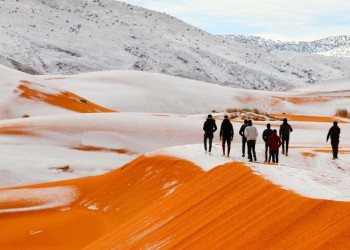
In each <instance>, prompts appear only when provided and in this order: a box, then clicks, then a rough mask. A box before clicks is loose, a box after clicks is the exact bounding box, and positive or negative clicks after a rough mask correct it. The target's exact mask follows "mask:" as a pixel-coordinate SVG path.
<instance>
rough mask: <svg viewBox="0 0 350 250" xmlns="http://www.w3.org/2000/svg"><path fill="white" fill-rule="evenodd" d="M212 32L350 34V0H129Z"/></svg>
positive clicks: (310, 36) (297, 36)
mask: <svg viewBox="0 0 350 250" xmlns="http://www.w3.org/2000/svg"><path fill="white" fill-rule="evenodd" d="M125 1H126V2H127V3H130V4H134V5H138V6H142V7H145V8H148V9H152V10H157V11H160V12H166V13H167V14H170V15H172V16H175V17H177V18H180V19H181V20H183V21H185V22H187V23H189V24H192V25H194V26H196V27H198V28H201V29H203V30H205V31H208V32H210V33H212V34H243V35H258V36H263V37H267V38H271V39H281V40H304V41H310V40H315V39H319V38H324V37H327V36H332V35H348V34H350V0H125Z"/></svg>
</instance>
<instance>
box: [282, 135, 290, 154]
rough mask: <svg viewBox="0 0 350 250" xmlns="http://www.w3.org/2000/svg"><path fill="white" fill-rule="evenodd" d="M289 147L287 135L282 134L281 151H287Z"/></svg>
mask: <svg viewBox="0 0 350 250" xmlns="http://www.w3.org/2000/svg"><path fill="white" fill-rule="evenodd" d="M288 148H289V136H288V137H285V136H283V135H282V151H283V152H286V153H288Z"/></svg>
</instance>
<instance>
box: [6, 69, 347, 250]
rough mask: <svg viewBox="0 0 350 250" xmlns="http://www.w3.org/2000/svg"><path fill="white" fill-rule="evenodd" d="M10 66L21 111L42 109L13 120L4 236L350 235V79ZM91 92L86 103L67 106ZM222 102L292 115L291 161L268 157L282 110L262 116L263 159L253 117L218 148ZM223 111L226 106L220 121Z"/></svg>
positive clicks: (68, 241) (180, 243) (77, 245)
mask: <svg viewBox="0 0 350 250" xmlns="http://www.w3.org/2000/svg"><path fill="white" fill-rule="evenodd" d="M4 70H5V71H6V74H5V75H6V76H7V78H5V80H4V81H1V82H0V83H1V84H2V85H1V86H7V88H6V89H5V90H6V91H5V92H4V94H3V95H4V97H6V98H4V99H1V100H2V103H1V108H2V109H3V108H4V107H10V108H11V112H12V113H11V114H12V115H11V116H8V117H11V118H12V117H18V116H19V115H18V114H20V113H21V112H23V110H22V109H21V108H20V106H16V104H15V102H17V101H18V100H23V101H24V102H28V101H30V102H31V103H30V105H29V104H28V105H27V106H23V108H25V109H24V110H25V112H31V113H30V115H31V116H36V115H41V116H38V117H29V118H26V119H24V118H19V119H7V120H5V119H3V120H1V121H0V160H1V164H0V185H1V187H2V189H0V215H1V219H0V223H3V224H4V225H5V227H4V228H5V229H4V230H2V231H1V230H0V242H1V243H2V247H3V248H5V249H11V248H13V246H16V247H17V248H27V249H28V248H29V249H31V248H32V249H33V248H35V249H38V248H45V249H47V248H59V249H62V248H72V249H81V248H84V247H85V248H87V249H110V248H117V249H118V248H119V249H125V248H162V247H164V248H191V249H193V248H200V249H203V248H207V249H212V248H228V247H232V246H235V247H237V248H254V249H259V248H262V247H265V248H266V247H270V248H276V249H280V248H293V249H294V248H313V247H320V248H322V247H325V246H326V247H329V248H334V247H339V246H342V247H344V248H347V247H349V241H348V237H347V235H348V233H349V231H350V223H348V220H349V219H350V213H349V211H350V209H349V208H350V205H349V201H350V192H349V190H350V181H349V180H350V178H349V177H350V120H349V119H346V118H339V117H333V116H332V115H333V112H334V110H333V109H335V108H336V107H340V106H339V105H340V102H342V105H347V104H348V102H349V98H348V97H347V94H346V93H347V91H348V84H347V80H344V81H343V82H340V81H338V82H337V83H336V84H334V86H335V85H337V86H336V87H334V89H330V90H329V89H327V88H326V87H325V88H322V89H318V90H317V89H306V90H303V89H298V90H295V91H291V92H261V91H252V90H243V89H230V88H225V87H220V86H214V85H209V84H206V83H203V82H195V81H190V80H183V79H180V78H174V77H169V76H163V75H159V74H152V73H142V72H137V73H135V72H130V71H123V72H107V73H106V72H103V73H90V74H83V75H77V76H66V77H53V78H51V77H50V78H51V79H46V80H45V79H43V77H34V76H28V75H26V74H22V73H20V75H19V74H18V75H17V72H13V71H12V72H10V71H8V70H7V69H4ZM1 72H4V71H1ZM12 73H13V74H14V75H12ZM45 78H46V77H45ZM33 82H35V83H39V84H34V86H32V84H31V83H33ZM23 84H24V85H23ZM21 86H24V87H28V88H30V91H29V93H30V97H31V98H26V93H28V90H27V89H25V88H24V89H23V87H21ZM21 88H22V89H21ZM13 91H17V92H13ZM64 93H66V94H68V93H69V94H68V99H61V98H64V96H66V97H67V95H65V94H64ZM344 93H345V94H344ZM23 95H24V96H23ZM47 95H50V98H49V99H47ZM77 95H79V98H78V99H77V98H75V101H74V100H73V102H74V103H75V102H76V103H79V105H82V106H75V104H74V105H73V104H72V103H70V104H69V105H68V106H69V107H70V108H71V109H67V107H66V106H65V104H66V103H67V102H68V103H69V102H70V101H71V99H72V97H73V96H77ZM80 96H82V97H80ZM33 97H35V98H34V99H33ZM57 98H58V100H59V102H52V99H54V100H57ZM80 98H84V99H83V100H86V101H84V102H81V101H79V100H81V99H80ZM85 98H86V99H85ZM73 99H74V98H73ZM90 101H93V102H96V103H97V104H93V103H91V102H90ZM33 103H35V104H36V105H38V106H34V105H33ZM322 104H324V105H325V107H326V106H327V107H328V109H326V108H325V107H324V106H322ZM90 105H96V106H90ZM99 105H101V106H99ZM215 105H216V106H215ZM226 105H229V106H226ZM231 105H232V106H231ZM256 105H258V107H256ZM270 105H273V106H272V108H271V109H270V110H269V108H270ZM103 106H104V107H106V108H103ZM211 106H214V108H217V109H218V111H224V109H226V108H246V107H249V108H260V109H261V111H265V112H268V113H269V114H267V115H269V117H270V118H271V117H272V118H274V117H275V118H281V117H288V118H290V119H291V125H292V126H293V128H294V131H293V133H292V135H291V145H290V146H291V147H290V152H289V156H288V157H286V156H284V155H281V156H280V165H273V164H264V163H263V162H262V161H263V154H264V152H263V151H264V144H263V141H262V139H261V134H262V132H263V130H264V129H265V127H266V124H267V123H268V122H269V123H271V124H272V127H273V128H276V129H278V126H279V125H280V123H281V122H280V121H255V122H254V123H255V125H256V126H257V128H258V131H259V138H258V144H257V153H258V160H259V162H258V163H251V164H248V163H247V162H246V158H243V157H241V143H240V142H241V138H240V136H239V135H238V130H239V128H240V126H241V125H242V121H241V120H240V117H237V118H234V119H232V122H233V126H234V130H235V137H234V140H233V145H232V153H231V157H230V158H227V157H224V156H222V153H221V147H220V141H219V138H218V132H217V133H216V134H215V139H214V143H215V144H214V148H213V152H212V154H211V155H208V154H205V152H204V150H203V145H202V140H203V131H202V125H203V122H204V121H205V118H206V114H207V113H208V112H210V110H211V109H212V108H211ZM21 107H22V106H21ZM38 107H44V109H42V110H40V111H38ZM45 107H46V109H45ZM72 107H74V108H72ZM76 107H79V108H76ZM80 107H82V108H81V109H80ZM92 107H94V108H92ZM97 107H99V108H97ZM345 107H347V106H345ZM90 108H92V109H90ZM3 110H5V109H3ZM113 110H118V111H121V112H120V113H117V112H108V111H113ZM282 110H284V111H286V112H287V114H271V113H274V112H272V111H275V112H277V113H282ZM125 111H139V112H132V113H131V112H125ZM36 112H38V113H36ZM89 112H92V114H81V113H89ZM97 112H99V113H97ZM146 112H148V113H146ZM154 112H157V113H154ZM176 113H177V114H176ZM300 114H304V115H300ZM307 114H315V115H316V114H319V116H308V115H307ZM223 115H224V113H215V114H214V117H215V119H216V120H217V124H218V126H220V123H221V120H222V118H223ZM247 115H248V116H249V115H252V114H247ZM320 115H323V116H320ZM324 115H326V116H324ZM266 117H267V116H266ZM269 117H267V118H269ZM2 118H5V117H4V116H2ZM333 120H339V121H340V122H341V123H340V127H341V129H342V134H341V143H340V147H341V148H340V155H339V158H340V159H339V160H338V161H332V160H330V159H331V148H330V145H329V143H326V135H327V132H328V129H329V127H330V126H331V125H332V124H331V122H332V121H333ZM81 177H83V178H81ZM32 184H34V185H32ZM28 185H31V186H28ZM67 225H68V226H67ZM266 232H268V234H266ZM310 235H312V237H310Z"/></svg>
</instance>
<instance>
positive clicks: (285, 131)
mask: <svg viewBox="0 0 350 250" xmlns="http://www.w3.org/2000/svg"><path fill="white" fill-rule="evenodd" d="M290 132H293V129H292V126H290V125H289V124H288V123H286V122H284V123H283V124H282V125H281V126H280V136H281V137H289V136H290Z"/></svg>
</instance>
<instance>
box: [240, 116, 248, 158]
mask: <svg viewBox="0 0 350 250" xmlns="http://www.w3.org/2000/svg"><path fill="white" fill-rule="evenodd" d="M247 126H248V120H244V123H243V125H242V126H241V128H240V130H239V134H240V135H241V136H242V157H244V156H245V148H246V147H245V145H246V144H247V138H246V137H245V135H244V130H245V128H246V127H247Z"/></svg>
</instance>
